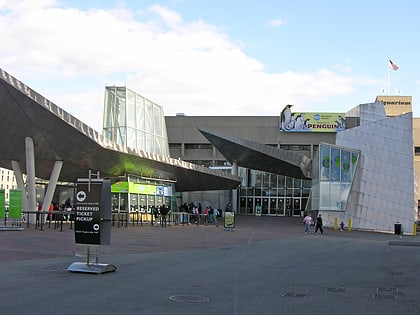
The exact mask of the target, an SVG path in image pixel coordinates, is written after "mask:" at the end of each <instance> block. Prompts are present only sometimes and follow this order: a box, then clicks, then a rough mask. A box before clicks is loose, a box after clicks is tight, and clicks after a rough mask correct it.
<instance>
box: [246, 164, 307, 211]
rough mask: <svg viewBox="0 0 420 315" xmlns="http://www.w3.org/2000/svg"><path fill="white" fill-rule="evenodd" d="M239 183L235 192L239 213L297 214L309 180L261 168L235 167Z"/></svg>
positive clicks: (303, 199)
mask: <svg viewBox="0 0 420 315" xmlns="http://www.w3.org/2000/svg"><path fill="white" fill-rule="evenodd" d="M239 176H241V177H242V184H241V187H240V192H239V213H242V214H255V208H256V207H261V212H262V214H263V215H273V216H301V215H302V213H303V211H304V209H305V206H306V204H307V202H308V198H309V192H310V190H311V180H309V179H297V178H291V177H287V176H283V175H277V174H272V173H267V172H262V171H256V170H249V169H245V168H241V167H240V168H239Z"/></svg>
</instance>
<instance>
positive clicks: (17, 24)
mask: <svg viewBox="0 0 420 315" xmlns="http://www.w3.org/2000/svg"><path fill="white" fill-rule="evenodd" d="M0 1H1V0H0ZM1 4H2V2H0V8H1ZM0 17H1V18H0V38H2V45H0V65H1V67H2V68H3V69H4V70H6V71H7V72H9V73H10V74H12V75H14V76H16V77H17V78H18V79H20V80H22V81H23V82H24V83H28V82H27V80H29V81H30V82H32V83H31V84H29V83H28V84H29V85H30V86H31V87H32V88H33V89H35V90H37V91H39V92H40V93H41V94H43V95H44V96H46V97H47V98H50V99H51V101H53V102H55V103H56V104H57V105H58V106H60V107H63V108H64V109H65V110H67V111H68V112H70V113H71V114H73V115H74V116H76V117H77V118H79V119H81V120H82V121H84V122H86V123H87V124H88V125H90V126H92V127H93V128H95V129H97V130H101V123H102V107H103V91H104V86H105V85H113V84H121V85H127V86H128V87H129V88H131V89H132V90H134V91H136V92H138V93H140V94H142V95H143V96H144V97H147V98H149V99H151V100H152V101H154V102H156V103H158V104H160V105H162V106H163V107H164V110H165V114H166V115H175V114H176V113H178V112H183V113H186V114H187V115H276V114H278V112H279V111H280V110H281V108H282V107H283V106H284V104H288V103H292V104H302V107H303V105H304V104H306V103H308V104H310V102H313V101H315V102H316V101H320V100H324V99H327V98H328V97H334V96H340V95H349V94H350V93H352V91H353V89H354V85H355V84H357V83H356V81H354V80H352V79H351V78H350V77H346V76H342V75H339V74H337V73H335V72H332V71H330V70H326V69H320V70H318V71H317V72H314V73H296V72H285V73H274V74H271V73H267V72H266V71H265V68H264V64H262V63H261V62H260V61H258V60H256V59H254V58H251V57H249V56H247V55H246V54H245V53H244V51H243V50H242V49H241V47H240V46H239V45H238V44H237V41H236V40H233V39H231V38H229V36H228V35H227V34H226V33H224V32H223V31H222V30H221V29H219V28H217V27H216V26H214V25H209V24H208V23H206V22H204V21H200V20H198V21H191V22H190V21H184V20H183V18H182V16H181V15H180V14H179V13H177V12H174V11H172V10H170V9H168V8H165V7H162V6H157V5H156V6H153V7H150V8H149V10H143V11H141V13H138V12H130V11H128V10H126V9H124V8H118V9H114V10H105V9H102V10H99V9H95V10H87V11H82V10H79V9H72V8H63V7H60V6H58V5H57V3H56V2H55V1H48V0H45V1H21V2H19V3H18V5H16V6H12V7H8V8H7V10H3V11H0ZM276 21H277V22H276V23H280V22H281V21H279V20H276ZM276 23H274V24H276ZM38 84H39V86H37V85H38ZM58 86H59V88H58ZM300 110H305V109H304V108H300Z"/></svg>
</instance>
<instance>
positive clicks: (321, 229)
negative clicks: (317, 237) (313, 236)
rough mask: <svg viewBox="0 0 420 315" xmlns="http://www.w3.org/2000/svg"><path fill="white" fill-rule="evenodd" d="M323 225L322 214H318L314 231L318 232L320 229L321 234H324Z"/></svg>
mask: <svg viewBox="0 0 420 315" xmlns="http://www.w3.org/2000/svg"><path fill="white" fill-rule="evenodd" d="M322 225H323V223H322V217H321V214H318V217H317V218H316V222H315V232H314V233H316V232H318V229H319V231H320V232H321V234H324V229H323V228H322Z"/></svg>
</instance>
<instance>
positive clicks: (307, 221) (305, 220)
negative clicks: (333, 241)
mask: <svg viewBox="0 0 420 315" xmlns="http://www.w3.org/2000/svg"><path fill="white" fill-rule="evenodd" d="M312 222H313V219H312V216H311V214H310V213H308V214H306V216H305V217H304V218H303V223H304V224H305V234H311V225H312ZM322 225H323V222H322V216H321V214H318V216H317V218H316V220H315V232H314V233H317V232H318V230H319V231H320V232H321V234H324V229H323V228H322Z"/></svg>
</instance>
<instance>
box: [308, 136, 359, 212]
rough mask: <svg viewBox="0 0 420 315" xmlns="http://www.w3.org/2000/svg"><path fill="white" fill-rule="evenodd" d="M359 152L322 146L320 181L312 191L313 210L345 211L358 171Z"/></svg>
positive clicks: (316, 181)
mask: <svg viewBox="0 0 420 315" xmlns="http://www.w3.org/2000/svg"><path fill="white" fill-rule="evenodd" d="M359 154H360V153H359V151H354V150H350V149H346V148H340V147H336V146H332V145H328V144H321V145H320V150H319V161H320V162H319V179H315V180H314V183H315V185H314V186H317V187H314V189H313V190H312V205H313V206H312V209H313V210H315V208H317V209H316V210H332V211H344V210H345V208H346V204H347V199H348V196H349V193H350V188H351V183H352V181H353V177H354V173H355V171H356V166H357V161H358V159H359Z"/></svg>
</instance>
